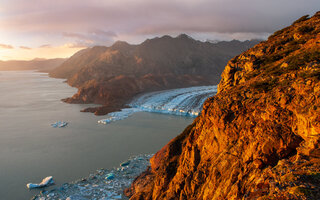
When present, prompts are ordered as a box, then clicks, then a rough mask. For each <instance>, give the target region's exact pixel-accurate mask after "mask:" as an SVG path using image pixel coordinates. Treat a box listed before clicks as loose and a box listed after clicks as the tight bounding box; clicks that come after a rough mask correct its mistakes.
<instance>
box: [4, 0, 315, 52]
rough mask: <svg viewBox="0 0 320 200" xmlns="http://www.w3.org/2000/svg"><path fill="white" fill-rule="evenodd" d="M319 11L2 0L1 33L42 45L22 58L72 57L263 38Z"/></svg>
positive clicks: (204, 1)
mask: <svg viewBox="0 0 320 200" xmlns="http://www.w3.org/2000/svg"><path fill="white" fill-rule="evenodd" d="M319 7H320V1H319V0H308V1H307V3H306V1H302V0H280V1H279V0H268V1H266V0H223V1H222V0H161V1H158V0H134V1H133V0H117V1H101V0H81V1H79V0H67V1H66V0H55V1H49V0H28V1H26V0H1V3H0V11H1V17H0V30H1V39H2V41H5V43H8V44H12V45H14V46H20V45H24V46H28V45H32V46H35V47H36V46H40V48H33V49H32V51H22V50H23V49H20V48H18V49H19V50H21V51H22V52H23V54H26V52H28V53H31V52H33V51H35V49H36V50H39V51H40V50H42V51H43V52H44V51H45V52H50V53H52V51H53V49H54V48H57V47H64V48H66V49H65V52H68V53H70V52H73V51H74V50H76V49H77V48H84V47H90V46H94V45H107V46H108V45H111V44H112V43H113V42H114V41H116V40H125V41H128V42H129V43H140V42H142V41H143V40H145V39H146V38H152V37H155V36H161V35H164V34H167V35H172V36H176V35H178V34H180V33H187V34H188V35H191V36H192V37H194V38H195V39H200V40H206V39H212V40H216V39H218V40H221V39H224V40H230V39H250V38H266V37H267V36H268V35H269V34H271V33H272V32H274V31H276V30H279V29H281V28H283V27H285V26H288V25H290V24H291V23H292V22H293V21H294V20H296V19H298V18H299V17H301V16H303V15H306V14H310V15H313V14H314V13H315V12H316V11H318V9H319ZM25 41H28V43H25ZM47 43H48V44H51V45H42V44H47ZM50 47H51V48H50ZM0 48H3V47H2V46H0ZM49 48H50V49H49ZM15 50H17V49H15ZM59 50H60V49H59ZM56 55H58V54H56ZM59 55H60V54H59ZM68 55H69V54H68Z"/></svg>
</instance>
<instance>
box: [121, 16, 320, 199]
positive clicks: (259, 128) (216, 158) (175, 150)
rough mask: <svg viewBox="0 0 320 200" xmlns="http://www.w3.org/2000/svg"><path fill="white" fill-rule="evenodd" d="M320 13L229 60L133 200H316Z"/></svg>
mask: <svg viewBox="0 0 320 200" xmlns="http://www.w3.org/2000/svg"><path fill="white" fill-rule="evenodd" d="M319 33H320V12H318V13H316V14H315V15H314V16H313V17H311V18H309V17H307V16H304V17H302V18H300V19H299V20H297V21H296V22H294V23H293V24H292V25H291V26H289V27H287V28H284V29H282V30H280V31H277V32H275V33H274V34H273V35H272V36H270V37H269V39H268V40H267V41H265V42H261V43H260V44H258V45H256V46H255V47H253V48H251V49H250V50H248V51H246V52H244V53H242V54H241V55H239V56H236V57H235V58H233V59H231V60H230V61H229V62H228V64H227V66H226V67H225V70H224V72H223V74H222V80H221V82H220V83H219V91H218V93H217V95H216V96H214V97H211V98H209V99H208V100H207V101H206V102H205V104H204V109H203V111H202V113H201V115H200V116H199V117H197V118H196V119H195V121H194V122H193V123H192V124H191V125H190V126H188V127H187V128H186V129H185V130H184V132H183V133H182V134H180V135H179V136H178V137H176V138H174V139H173V140H172V141H170V142H169V143H168V144H167V145H166V146H165V147H163V148H162V149H161V150H160V151H159V152H157V153H156V154H155V156H153V157H152V159H151V167H150V168H149V169H148V170H147V171H145V172H144V173H143V174H141V175H140V176H139V177H138V178H137V179H136V180H135V181H134V182H133V184H132V187H131V188H129V189H127V190H126V191H125V193H126V194H127V195H128V196H131V199H132V200H133V199H181V200H182V199H320V148H319V142H320V34H319Z"/></svg>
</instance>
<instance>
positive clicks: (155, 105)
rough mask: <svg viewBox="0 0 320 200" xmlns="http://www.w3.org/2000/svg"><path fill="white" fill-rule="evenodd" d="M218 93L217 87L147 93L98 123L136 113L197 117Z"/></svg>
mask: <svg viewBox="0 0 320 200" xmlns="http://www.w3.org/2000/svg"><path fill="white" fill-rule="evenodd" d="M216 93H217V86H216V85H212V86H197V87H189V88H179V89H171V90H163V91H157V92H151V93H146V94H143V95H141V96H138V97H135V98H134V99H133V100H132V101H131V103H129V104H128V106H130V107H131V108H124V109H122V110H121V111H119V112H113V113H109V114H108V115H107V116H106V117H107V118H105V119H101V120H99V121H98V123H101V124H108V123H111V122H113V121H117V120H122V119H125V118H127V117H129V116H131V115H132V114H133V113H136V112H142V111H144V112H155V113H163V114H171V115H180V116H186V117H197V116H198V115H199V114H200V112H201V110H202V106H203V103H204V101H205V100H206V99H207V98H209V97H211V96H213V95H215V94H216Z"/></svg>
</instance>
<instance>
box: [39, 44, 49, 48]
mask: <svg viewBox="0 0 320 200" xmlns="http://www.w3.org/2000/svg"><path fill="white" fill-rule="evenodd" d="M51 47H52V46H51V44H43V45H40V46H39V48H51Z"/></svg>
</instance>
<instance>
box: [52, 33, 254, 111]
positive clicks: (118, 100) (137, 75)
mask: <svg viewBox="0 0 320 200" xmlns="http://www.w3.org/2000/svg"><path fill="white" fill-rule="evenodd" d="M256 43H257V41H246V42H238V41H237V42H235V41H232V42H226V43H218V44H211V43H208V42H201V41H197V40H194V39H192V38H191V37H189V36H187V35H184V34H182V35H179V36H177V37H175V38H173V37H171V36H167V35H165V36H162V37H157V38H153V39H148V40H145V41H144V42H142V43H141V44H139V45H131V44H128V43H127V42H124V41H117V42H115V43H114V44H113V45H112V46H110V47H103V46H96V47H92V48H88V49H84V50H81V51H79V52H77V53H76V54H74V55H73V56H71V57H70V58H69V59H68V60H66V61H65V62H64V63H63V64H62V65H61V66H59V67H58V68H56V69H55V70H53V71H51V72H50V76H52V77H55V78H67V83H68V84H69V85H71V86H73V87H77V88H78V93H77V94H75V95H74V96H73V97H71V98H67V99H65V100H64V101H66V102H68V103H96V104H102V105H103V107H100V108H89V109H85V111H90V112H94V113H95V114H97V115H100V114H106V113H108V112H110V111H115V110H118V109H120V108H122V107H124V106H125V104H126V103H128V102H129V101H130V100H131V99H132V98H133V97H134V96H136V95H137V94H141V93H145V92H151V91H156V90H164V89H173V88H181V87H189V86H200V85H212V84H217V83H218V81H219V79H220V74H221V72H222V68H223V66H224V65H225V64H226V63H227V60H229V59H230V58H232V57H233V56H235V55H236V54H237V53H240V52H242V51H244V50H246V49H247V48H248V46H253V45H254V44H256Z"/></svg>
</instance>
